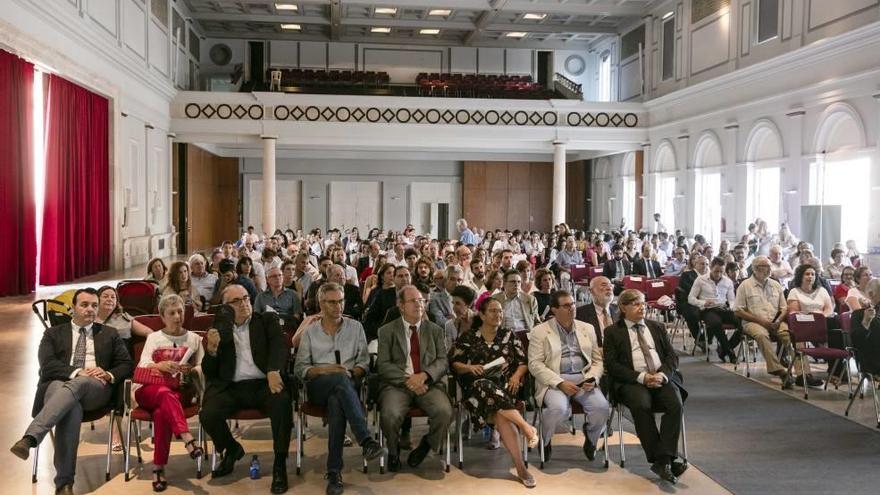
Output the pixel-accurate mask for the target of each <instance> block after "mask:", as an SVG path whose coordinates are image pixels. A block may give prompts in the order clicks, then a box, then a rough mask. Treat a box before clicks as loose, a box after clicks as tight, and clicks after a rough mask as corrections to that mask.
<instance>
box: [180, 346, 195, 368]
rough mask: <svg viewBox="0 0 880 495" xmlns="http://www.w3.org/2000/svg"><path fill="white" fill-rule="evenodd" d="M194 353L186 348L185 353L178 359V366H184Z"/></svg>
mask: <svg viewBox="0 0 880 495" xmlns="http://www.w3.org/2000/svg"><path fill="white" fill-rule="evenodd" d="M194 352H195V351H194V350H192V348H189V347H187V348H186V353H184V355H183V357H182V358H180V364H186V362H187V361H189V358H191V357H192V355H193V353H194Z"/></svg>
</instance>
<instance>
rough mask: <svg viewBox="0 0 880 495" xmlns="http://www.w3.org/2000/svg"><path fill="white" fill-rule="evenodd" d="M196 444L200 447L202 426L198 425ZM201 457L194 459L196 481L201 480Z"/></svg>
mask: <svg viewBox="0 0 880 495" xmlns="http://www.w3.org/2000/svg"><path fill="white" fill-rule="evenodd" d="M197 434H198V443H199V445H202V424H201V423H199V431H198V433H197ZM202 457H204V456H203V455H200V456H199V458H198V459H196V479H202Z"/></svg>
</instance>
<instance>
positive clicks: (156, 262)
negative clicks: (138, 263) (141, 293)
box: [144, 258, 168, 284]
mask: <svg viewBox="0 0 880 495" xmlns="http://www.w3.org/2000/svg"><path fill="white" fill-rule="evenodd" d="M166 272H168V267H167V266H166V265H165V262H164V261H162V258H153V259H151V260H150V262H149V263H147V276H146V277H144V280H146V281H148V282H155V283H156V284H162V282H164V281H165V274H166Z"/></svg>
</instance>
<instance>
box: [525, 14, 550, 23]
mask: <svg viewBox="0 0 880 495" xmlns="http://www.w3.org/2000/svg"><path fill="white" fill-rule="evenodd" d="M545 17H547V14H532V13H528V14H526V15H524V16H523V19H526V20H529V21H543V20H544V18H545Z"/></svg>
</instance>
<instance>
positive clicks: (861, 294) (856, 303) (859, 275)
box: [846, 266, 873, 311]
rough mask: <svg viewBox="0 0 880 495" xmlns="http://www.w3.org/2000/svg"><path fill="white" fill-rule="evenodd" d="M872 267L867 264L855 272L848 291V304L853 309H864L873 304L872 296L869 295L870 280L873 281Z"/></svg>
mask: <svg viewBox="0 0 880 495" xmlns="http://www.w3.org/2000/svg"><path fill="white" fill-rule="evenodd" d="M871 277H873V275H872V274H871V269H870V268H868V267H867V266H860V267H858V268H856V271H855V273H854V274H853V283H854V284H855V285H853V286H852V287H851V288H850V289H849V291H848V292H847V293H846V305H847V306H849V309H850V310H851V311H855V310H857V309H862V308H864V307H866V306H870V305H871V298H869V297H868V293H867V290H868V282H870V281H871Z"/></svg>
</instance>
